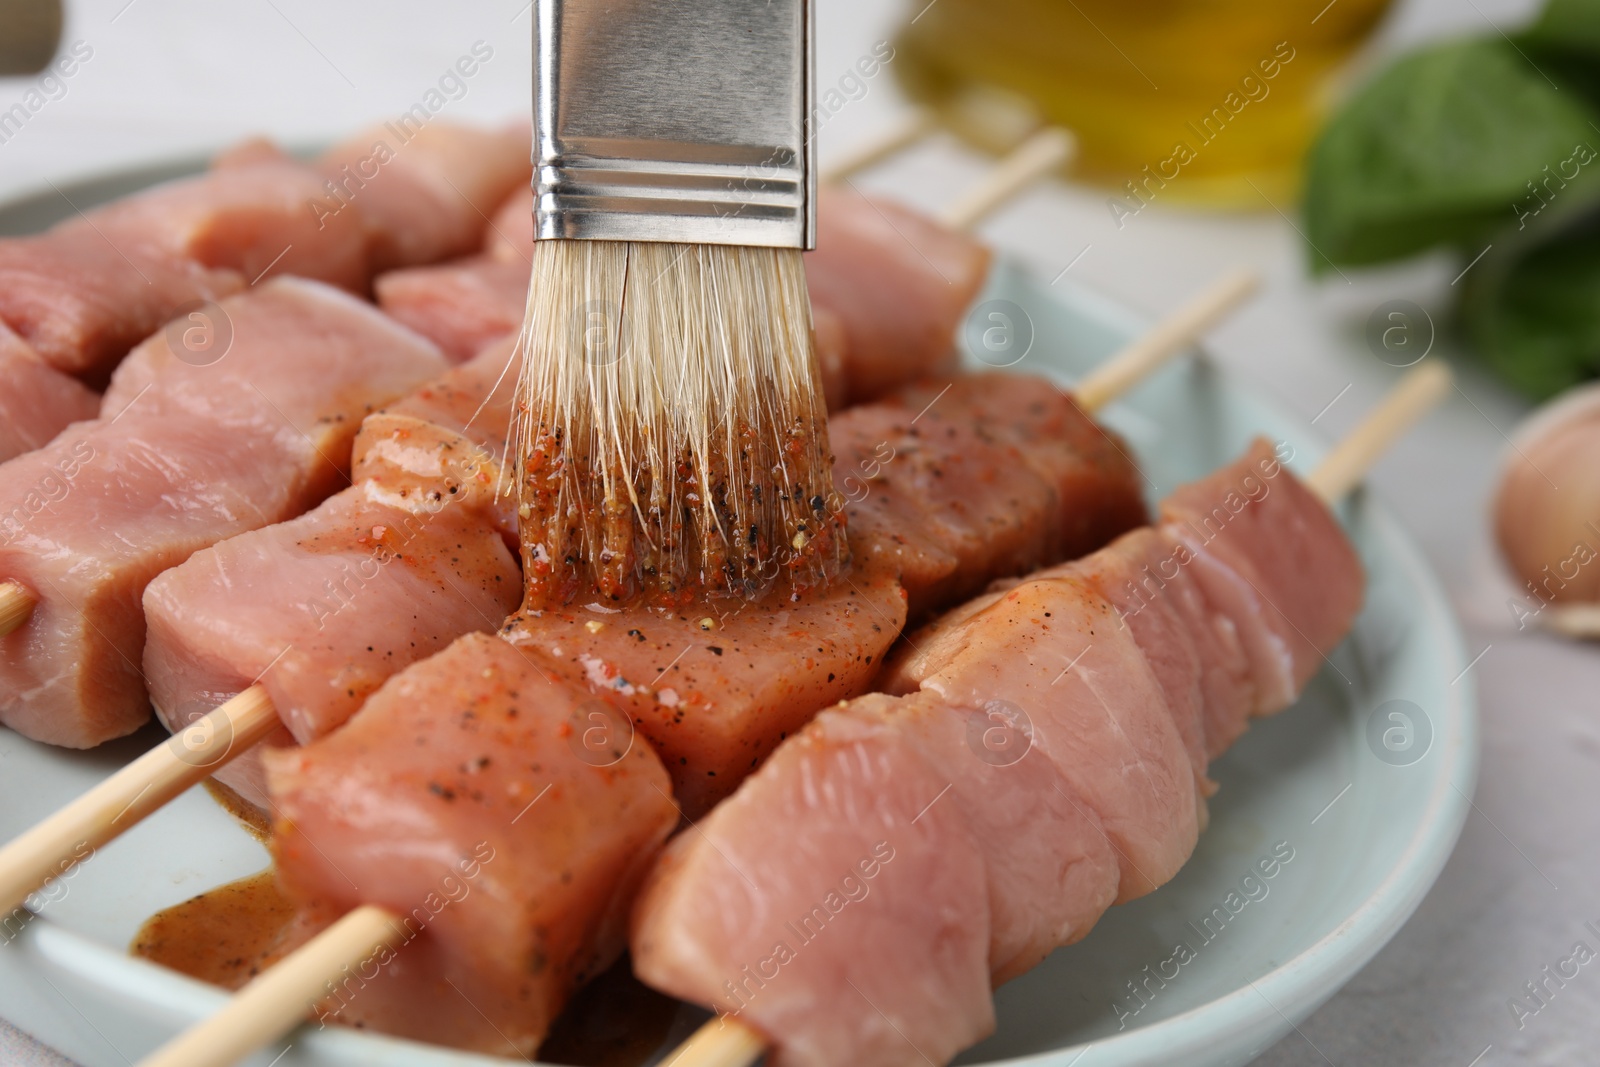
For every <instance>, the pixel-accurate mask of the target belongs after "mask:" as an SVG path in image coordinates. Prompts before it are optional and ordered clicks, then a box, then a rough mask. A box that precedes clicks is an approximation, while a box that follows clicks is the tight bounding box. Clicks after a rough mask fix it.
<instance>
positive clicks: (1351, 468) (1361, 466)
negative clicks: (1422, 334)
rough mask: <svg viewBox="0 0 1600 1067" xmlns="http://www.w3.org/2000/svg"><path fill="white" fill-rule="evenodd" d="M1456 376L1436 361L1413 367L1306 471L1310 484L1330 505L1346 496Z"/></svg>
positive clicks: (1430, 407)
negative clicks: (1319, 460) (1345, 435)
mask: <svg viewBox="0 0 1600 1067" xmlns="http://www.w3.org/2000/svg"><path fill="white" fill-rule="evenodd" d="M1454 380H1455V379H1454V376H1453V375H1451V373H1450V368H1449V367H1448V366H1446V365H1445V364H1444V363H1442V362H1440V361H1437V360H1429V361H1426V362H1424V363H1422V364H1419V365H1418V366H1417V367H1416V368H1415V369H1413V370H1411V371H1409V372H1408V373H1407V374H1406V376H1405V377H1404V378H1402V379H1400V384H1399V385H1397V386H1395V387H1394V388H1393V389H1392V390H1390V391H1389V395H1388V396H1386V397H1384V398H1383V401H1382V403H1380V404H1379V405H1378V406H1377V407H1376V408H1374V409H1372V411H1371V412H1369V413H1368V414H1367V417H1366V418H1364V419H1362V420H1361V424H1360V425H1359V426H1357V427H1356V428H1355V429H1354V430H1352V431H1351V432H1350V434H1349V435H1348V436H1347V437H1345V439H1344V440H1342V441H1340V442H1339V443H1338V444H1337V445H1336V446H1334V449H1333V451H1332V452H1329V453H1328V455H1327V456H1326V457H1325V458H1324V459H1323V461H1322V462H1321V463H1319V464H1318V465H1317V469H1316V470H1314V471H1312V472H1311V473H1310V474H1309V475H1307V476H1306V485H1307V486H1308V487H1309V488H1310V489H1311V491H1312V492H1314V493H1316V494H1317V495H1318V496H1320V497H1321V498H1322V499H1323V500H1324V501H1326V502H1327V503H1328V504H1330V505H1331V504H1333V503H1335V502H1337V501H1339V500H1341V499H1343V498H1344V495H1345V494H1346V493H1348V492H1350V490H1352V489H1354V488H1355V487H1356V486H1357V485H1359V484H1361V480H1362V479H1363V478H1365V477H1366V476H1367V471H1369V470H1371V469H1372V465H1373V464H1374V463H1376V462H1377V461H1378V459H1379V457H1381V456H1382V455H1383V454H1384V453H1385V452H1386V451H1388V449H1389V446H1390V445H1392V444H1394V442H1395V441H1396V440H1397V439H1398V438H1399V437H1400V436H1401V435H1403V434H1404V433H1405V432H1406V431H1407V430H1409V429H1411V427H1412V426H1414V425H1415V424H1416V422H1417V420H1418V419H1420V418H1422V416H1424V415H1426V414H1427V413H1428V412H1429V411H1432V410H1433V408H1434V406H1435V405H1437V404H1438V403H1439V401H1441V400H1443V399H1444V398H1445V396H1446V395H1447V394H1448V393H1449V392H1450V389H1451V387H1452V385H1453V383H1454Z"/></svg>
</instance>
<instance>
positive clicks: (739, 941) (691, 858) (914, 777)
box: [631, 712, 994, 1067]
mask: <svg viewBox="0 0 1600 1067" xmlns="http://www.w3.org/2000/svg"><path fill="white" fill-rule="evenodd" d="M835 718H836V715H835V713H833V712H824V713H823V714H822V715H821V716H819V717H818V719H817V720H816V722H814V723H812V724H811V725H810V726H808V727H807V728H806V729H805V730H804V731H803V732H802V733H800V734H799V735H798V736H796V737H795V738H793V739H792V740H790V741H789V742H788V743H787V744H785V745H783V746H782V747H781V748H779V749H778V751H777V752H776V753H774V754H773V756H772V758H771V759H770V760H769V761H768V762H767V764H766V765H765V766H764V767H762V769H761V770H760V771H759V772H758V773H756V774H755V775H754V776H752V777H751V778H749V779H747V780H746V781H745V783H744V786H743V787H742V788H740V790H739V791H738V792H737V793H735V794H734V795H733V796H732V797H730V798H728V799H727V800H725V801H723V802H722V803H721V804H720V805H718V807H717V809H716V810H715V811H714V812H713V813H712V814H711V815H710V816H709V817H708V818H706V819H705V820H704V821H703V822H701V823H700V824H699V825H698V826H697V827H696V828H695V829H693V830H691V831H688V832H686V833H683V834H680V835H679V836H678V838H677V840H675V841H674V842H673V843H672V844H671V845H669V846H668V848H667V851H666V852H665V854H664V855H663V856H662V858H661V860H660V862H659V863H658V865H657V868H656V869H655V871H653V872H652V874H651V879H650V883H649V884H648V885H647V887H646V889H645V891H644V895H643V897H642V899H641V901H640V906H639V907H638V909H637V910H636V912H635V924H634V931H633V937H632V941H631V947H632V951H633V964H634V970H635V972H636V973H637V974H638V975H639V977H640V978H642V979H643V980H644V981H645V982H647V983H649V984H650V985H652V986H654V987H655V988H657V989H660V990H662V991H664V992H667V993H672V994H674V995H678V996H683V997H685V998H686V999H689V1000H692V1001H695V1002H698V1003H701V1004H705V1005H707V1006H710V1007H715V1008H716V1009H717V1010H718V1011H719V1012H728V1013H735V1017H736V1018H737V1019H738V1020H739V1021H740V1022H742V1023H744V1024H746V1025H748V1026H752V1027H754V1028H755V1029H756V1030H758V1031H759V1032H760V1033H762V1034H763V1035H764V1036H766V1037H767V1038H768V1039H769V1041H772V1042H774V1043H775V1044H776V1049H775V1051H773V1052H770V1053H769V1054H768V1057H767V1062H768V1063H769V1064H771V1065H772V1067H813V1065H815V1067H824V1065H833V1064H844V1063H848V1064H852V1065H857V1067H890V1065H893V1067H902V1065H903V1067H910V1065H914V1064H923V1063H928V1062H932V1063H944V1062H945V1061H947V1060H949V1059H950V1057H951V1056H953V1055H955V1053H956V1052H957V1051H959V1050H960V1049H962V1048H964V1047H966V1046H967V1045H970V1044H972V1043H973V1042H975V1041H977V1040H979V1039H980V1038H982V1037H984V1036H986V1035H987V1034H988V1033H989V1032H990V1031H992V1030H993V1029H994V1008H993V1005H992V1003H991V999H990V994H989V901H988V889H987V886H986V883H985V874H984V864H983V852H982V845H981V843H980V842H979V840H978V838H977V835H975V833H974V827H972V826H971V825H970V824H969V823H968V821H967V819H966V817H965V816H964V815H963V813H962V810H961V808H960V806H958V805H957V804H956V803H954V802H953V801H952V799H951V798H950V797H946V796H944V795H943V794H944V793H945V792H946V790H947V789H948V787H949V782H948V780H947V779H946V778H944V777H943V776H941V775H940V774H938V773H936V772H935V771H934V770H933V769H932V768H930V767H929V766H928V765H927V764H926V763H925V762H924V761H923V760H922V759H921V758H920V757H919V756H918V755H917V753H916V752H915V750H914V748H913V747H911V746H908V745H905V744H903V743H897V739H896V738H894V736H893V735H892V734H885V733H878V732H875V731H872V730H870V729H868V730H863V729H859V728H858V727H857V724H856V723H854V722H845V723H840V724H838V725H839V727H840V728H835V723H834V721H833V720H834V719H835ZM800 827H803V828H804V832H797V828H800ZM824 1004H825V1005H826V1007H825V1008H824V1007H823V1005H824ZM819 1011H825V1012H826V1015H827V1021H826V1024H825V1025H817V1019H816V1015H817V1013H818V1012H819Z"/></svg>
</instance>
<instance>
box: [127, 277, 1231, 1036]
mask: <svg viewBox="0 0 1600 1067" xmlns="http://www.w3.org/2000/svg"><path fill="white" fill-rule="evenodd" d="M1255 287H1256V278H1255V275H1253V274H1251V273H1249V272H1244V271H1241V272H1236V273H1234V274H1231V275H1229V276H1228V277H1227V278H1224V279H1223V280H1222V281H1221V282H1219V283H1218V284H1217V285H1214V286H1212V287H1211V288H1210V289H1208V290H1207V291H1206V292H1205V293H1204V294H1202V295H1201V296H1200V297H1198V298H1196V299H1195V300H1193V301H1191V302H1190V303H1189V304H1187V305H1185V306H1184V307H1182V308H1180V309H1179V310H1178V311H1177V312H1175V313H1173V315H1171V316H1170V317H1169V318H1167V319H1165V320H1163V321H1162V322H1161V323H1159V324H1158V325H1156V326H1155V328H1154V329H1152V330H1151V331H1150V332H1149V333H1148V334H1146V335H1145V336H1144V337H1141V338H1139V339H1138V340H1136V341H1135V342H1133V343H1132V344H1131V345H1129V346H1128V347H1127V348H1125V349H1123V350H1122V352H1120V353H1118V354H1117V355H1116V356H1113V357H1112V358H1111V359H1110V360H1109V361H1108V362H1107V364H1106V365H1105V367H1103V368H1102V369H1101V370H1100V371H1099V372H1097V373H1096V374H1094V375H1091V376H1090V378H1089V379H1088V380H1087V382H1086V384H1088V383H1095V384H1094V385H1093V393H1094V397H1095V400H1094V402H1093V406H1100V405H1103V404H1106V403H1109V402H1110V401H1111V400H1113V399H1115V398H1116V397H1117V396H1118V395H1120V394H1121V393H1122V392H1123V391H1125V390H1127V389H1129V388H1132V387H1133V386H1134V385H1135V384H1137V383H1138V381H1139V380H1140V378H1141V377H1142V376H1143V375H1145V374H1148V373H1150V372H1151V371H1152V370H1154V369H1155V368H1156V367H1158V366H1160V365H1161V363H1162V361H1163V360H1165V359H1167V358H1169V357H1171V356H1172V355H1173V354H1174V353H1177V352H1181V351H1183V350H1184V349H1185V348H1187V347H1189V345H1191V344H1193V343H1194V342H1195V341H1196V340H1198V339H1199V337H1200V335H1201V334H1202V333H1204V332H1205V330H1207V329H1208V328H1210V326H1211V325H1212V324H1214V323H1215V322H1216V321H1217V320H1218V318H1220V317H1221V316H1222V315H1223V314H1224V313H1226V312H1227V311H1228V310H1229V309H1231V308H1233V307H1234V306H1236V305H1237V304H1238V303H1239V302H1240V301H1241V300H1243V299H1244V298H1245V297H1246V296H1248V295H1249V294H1250V293H1251V292H1253V291H1254V290H1255ZM1080 403H1084V406H1085V407H1086V408H1090V409H1091V410H1092V407H1091V405H1090V404H1088V403H1085V402H1083V401H1082V400H1080ZM361 910H362V911H366V912H370V913H373V915H372V919H371V921H372V923H373V924H374V926H372V927H368V929H373V928H375V924H377V923H378V918H377V917H378V916H384V918H385V919H386V920H387V921H394V920H393V919H392V917H390V916H387V915H386V913H383V912H382V911H380V910H379V909H377V908H375V907H371V906H367V907H365V908H362V909H361ZM332 935H333V930H331V929H330V930H329V931H327V932H325V933H323V934H321V935H319V936H318V937H317V938H315V939H313V940H312V941H311V942H309V943H307V945H306V946H305V947H304V948H302V949H301V950H300V951H301V952H307V951H308V950H311V949H312V948H314V947H315V948H316V949H317V952H316V954H315V955H314V956H308V957H307V958H308V959H314V960H317V961H320V963H321V964H322V968H321V969H320V970H316V969H313V968H311V967H310V965H309V964H308V965H306V966H304V967H302V968H300V970H299V971H298V972H297V974H298V975H299V976H301V977H300V979H299V980H300V982H301V984H300V985H298V986H294V987H292V988H297V989H299V991H300V992H299V995H298V998H295V997H291V996H289V995H288V994H286V993H283V992H282V990H283V989H285V988H291V987H290V985H289V983H288V982H287V981H284V982H282V983H276V984H274V986H273V987H272V989H273V992H272V993H271V994H268V993H262V994H260V995H259V997H258V995H257V994H255V993H254V989H255V986H256V985H257V984H258V983H260V982H262V981H263V979H264V978H265V977H266V976H265V975H264V976H262V978H257V979H256V980H255V982H252V983H251V984H250V985H248V986H246V987H245V988H244V989H243V990H242V991H241V992H240V993H239V995H238V996H236V997H235V998H234V999H233V1000H231V1001H229V1002H228V1005H227V1006H226V1007H224V1008H223V1009H222V1010H221V1011H219V1012H218V1013H217V1014H216V1015H213V1016H212V1017H211V1018H209V1019H208V1020H206V1022H205V1023H204V1024H202V1025H203V1027H204V1028H205V1029H206V1031H207V1032H208V1033H214V1034H216V1033H227V1034H232V1033H233V1031H234V1027H235V1026H238V1027H241V1028H243V1029H245V1030H247V1031H248V1033H249V1034H250V1038H251V1041H252V1042H253V1043H250V1044H245V1043H244V1042H241V1041H229V1042H227V1043H226V1044H215V1045H214V1044H212V1043H210V1042H208V1041H203V1040H200V1039H198V1038H196V1037H195V1036H194V1035H195V1033H196V1032H197V1031H190V1033H189V1034H187V1035H184V1036H183V1037H180V1038H179V1039H177V1041H176V1042H174V1044H173V1045H169V1046H168V1047H167V1048H166V1049H163V1050H162V1051H161V1052H159V1053H157V1054H156V1056H154V1057H152V1058H151V1059H148V1060H145V1061H144V1063H142V1064H140V1067H223V1065H225V1064H230V1063H233V1062H234V1061H235V1060H237V1059H238V1058H240V1057H242V1056H243V1055H245V1054H247V1053H249V1052H251V1051H253V1050H254V1049H256V1048H259V1047H261V1046H262V1045H264V1044H266V1043H267V1042H269V1041H271V1040H273V1039H274V1038H276V1037H278V1036H279V1035H281V1034H283V1033H285V1032H287V1031H288V1030H289V1029H291V1028H292V1027H293V1026H294V1025H295V1024H296V1023H297V1022H299V1021H300V1020H301V1019H302V1018H304V1017H305V1015H306V1014H307V1013H308V1012H309V1011H310V1010H311V1005H312V1004H313V1003H314V1002H315V1000H316V999H317V997H318V996H319V995H320V993H317V992H315V991H318V990H321V989H323V988H324V987H325V985H326V983H327V981H328V980H329V979H330V978H333V977H336V976H337V975H338V974H340V973H341V972H342V970H343V969H344V968H345V967H347V966H349V965H351V963H352V962H353V961H359V960H361V959H363V958H364V957H365V956H366V955H367V954H368V953H369V951H370V948H369V946H368V944H367V942H363V941H361V939H360V938H354V939H347V940H346V941H345V942H344V948H345V951H343V953H342V954H341V951H340V950H339V949H338V948H336V947H329V948H328V949H327V950H326V951H324V950H323V948H322V945H321V942H322V941H323V940H324V939H325V938H330V937H331V936H332ZM298 955H299V953H296V956H298ZM295 958H296V957H295V956H291V957H289V958H288V959H287V960H285V961H284V963H281V964H279V965H278V967H276V968H274V969H273V970H272V971H271V972H269V974H272V975H276V974H277V971H278V969H279V968H282V967H283V966H284V965H285V964H287V963H288V962H289V960H292V959H295ZM308 990H310V991H313V992H307V991H308ZM269 996H270V997H271V998H272V999H271V1000H270V1001H268V1003H270V1005H271V1006H273V1009H274V1010H277V1011H278V1012H279V1014H276V1015H274V1016H272V1019H273V1021H274V1023H275V1024H276V1027H277V1028H276V1029H271V1028H268V1027H266V1026H265V1025H264V1024H263V1022H262V1018H263V1016H262V1015H260V1014H259V1013H260V1012H261V1010H262V1009H261V1008H260V1007H259V1006H258V1005H259V1004H260V1003H262V1002H263V1001H265V1000H266V998H268V997H269ZM290 1009H294V1010H290ZM198 1029H199V1028H197V1030H198ZM179 1042H181V1043H182V1052H181V1055H180V1054H179V1053H178V1052H173V1051H171V1050H172V1049H174V1048H175V1047H176V1046H177V1045H178V1043H179ZM764 1044H765V1041H764V1039H763V1038H761V1037H760V1036H759V1035H756V1034H755V1033H754V1032H752V1031H751V1030H750V1029H749V1028H748V1027H745V1026H743V1025H741V1024H740V1023H738V1022H737V1021H735V1020H733V1019H731V1018H723V1019H713V1020H712V1021H711V1022H709V1023H707V1024H706V1025H705V1026H704V1027H702V1028H701V1029H700V1030H699V1031H698V1032H697V1033H696V1034H695V1036H694V1037H693V1038H691V1039H690V1044H689V1045H686V1046H685V1047H684V1048H683V1049H682V1050H680V1051H679V1053H678V1055H677V1057H675V1058H674V1059H673V1060H672V1061H671V1062H672V1063H674V1064H681V1067H690V1065H693V1067H743V1065H746V1064H750V1063H753V1062H755V1060H756V1059H758V1058H759V1057H760V1055H761V1050H762V1048H763V1046H764ZM685 1056H690V1057H693V1058H684V1057H685Z"/></svg>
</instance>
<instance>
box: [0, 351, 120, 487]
mask: <svg viewBox="0 0 1600 1067" xmlns="http://www.w3.org/2000/svg"><path fill="white" fill-rule="evenodd" d="M99 411H100V398H99V397H98V396H96V395H95V394H94V392H92V391H91V390H90V389H89V388H88V387H87V386H85V385H84V384H83V383H82V382H80V381H78V380H77V379H76V378H69V377H67V376H66V375H65V374H62V373H61V372H60V371H58V370H56V369H54V368H53V367H51V366H49V365H48V364H46V363H45V362H44V361H43V360H41V359H40V358H39V357H38V356H37V355H35V354H34V352H33V350H32V349H31V348H29V347H28V345H27V342H25V341H23V340H22V338H20V337H18V336H17V335H16V334H14V333H12V332H11V331H10V330H9V329H7V328H6V325H5V323H3V322H0V462H4V461H5V460H8V459H10V458H11V457H13V456H19V455H21V454H22V453H24V452H31V451H33V450H34V449H36V448H39V447H41V446H43V445H44V444H45V443H46V442H48V441H49V440H50V439H51V438H52V437H54V436H55V435H56V434H58V433H60V432H61V431H62V430H63V429H65V428H66V426H67V424H68V423H72V422H80V421H82V420H84V419H92V418H94V417H95V415H97V414H98V413H99Z"/></svg>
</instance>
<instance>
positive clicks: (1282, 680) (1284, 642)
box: [1161, 439, 1363, 715]
mask: <svg viewBox="0 0 1600 1067" xmlns="http://www.w3.org/2000/svg"><path fill="white" fill-rule="evenodd" d="M1161 527H1162V529H1163V530H1165V531H1168V532H1170V533H1171V535H1172V536H1174V537H1176V538H1178V539H1179V540H1180V541H1182V542H1183V543H1184V544H1185V545H1186V546H1187V547H1188V548H1189V549H1190V550H1191V551H1192V552H1193V553H1194V554H1195V555H1196V557H1197V559H1198V560H1199V562H1201V563H1203V564H1210V562H1211V561H1213V560H1214V561H1215V565H1206V566H1202V567H1199V568H1197V569H1196V572H1195V574H1196V578H1197V579H1198V580H1199V582H1200V584H1201V585H1202V587H1204V588H1205V590H1206V595H1207V596H1208V597H1210V598H1212V600H1213V602H1214V603H1215V604H1216V605H1217V607H1219V608H1222V606H1223V604H1222V602H1223V600H1224V599H1226V598H1229V597H1233V596H1237V597H1238V598H1239V603H1240V604H1242V605H1243V604H1248V605H1249V606H1250V608H1249V610H1248V611H1241V612H1239V613H1237V614H1235V615H1234V619H1235V623H1236V625H1237V626H1238V630H1239V633H1240V634H1241V635H1244V641H1243V643H1244V647H1245V648H1246V650H1248V651H1249V653H1250V656H1251V661H1252V663H1253V664H1254V666H1255V676H1256V680H1257V696H1256V703H1255V705H1254V706H1253V707H1251V708H1250V711H1249V713H1250V714H1251V715H1270V714H1272V713H1273V712H1276V711H1281V710H1283V709H1284V708H1286V707H1288V706H1289V704H1290V703H1292V702H1293V701H1294V699H1295V696H1296V694H1298V693H1299V692H1300V690H1301V689H1303V688H1304V687H1305V684H1306V682H1307V681H1309V680H1310V679H1311V676H1312V675H1314V674H1315V673H1316V672H1317V671H1318V670H1319V669H1320V668H1321V666H1322V664H1323V661H1324V660H1325V659H1326V658H1327V654H1328V653H1329V652H1331V651H1333V648H1334V646H1335V645H1337V644H1338V643H1339V642H1340V641H1342V640H1343V639H1344V635H1345V634H1346V633H1347V632H1348V630H1349V627H1350V620H1351V619H1353V618H1354V617H1355V614H1356V612H1357V611H1359V610H1360V609H1361V599H1362V591H1363V583H1362V582H1361V562H1360V560H1359V559H1357V558H1356V554H1355V549H1354V548H1353V547H1352V546H1351V544H1350V540H1349V538H1347V537H1346V536H1345V535H1344V531H1342V530H1341V529H1340V528H1339V524H1338V522H1337V521H1336V520H1335V519H1334V517H1333V514H1332V513H1331V512H1330V511H1329V510H1328V509H1327V507H1326V506H1325V505H1324V504H1323V503H1322V501H1321V500H1319V499H1318V498H1317V497H1316V496H1315V495H1314V494H1313V493H1312V492H1311V491H1310V490H1309V489H1307V488H1306V486H1305V485H1304V484H1303V483H1302V482H1300V481H1299V480H1298V479H1297V478H1295V477H1294V475H1292V474H1286V472H1285V469H1284V467H1283V465H1282V464H1281V462H1280V461H1279V460H1278V458H1277V454H1276V451H1275V449H1274V447H1273V445H1272V443H1271V442H1270V441H1267V440H1265V439H1259V440H1257V441H1256V442H1255V443H1254V444H1252V445H1251V447H1250V449H1249V451H1248V452H1247V453H1246V454H1245V455H1244V456H1243V457H1241V458H1240V459H1239V460H1238V461H1236V462H1235V463H1234V464H1233V465H1232V466H1230V467H1229V468H1226V469H1225V470H1224V471H1223V472H1221V473H1220V474H1218V475H1214V476H1212V477H1211V478H1209V479H1205V480H1203V481H1201V482H1196V483H1193V484H1191V485H1188V486H1184V487H1183V488H1180V489H1179V490H1178V491H1177V492H1174V493H1173V494H1172V495H1171V496H1169V497H1168V498H1167V499H1166V500H1165V501H1164V502H1163V503H1162V507H1161ZM1247 622H1248V623H1253V624H1258V625H1259V626H1260V628H1261V630H1263V631H1265V632H1264V633H1263V634H1262V635H1261V636H1260V637H1259V638H1256V637H1252V636H1250V635H1251V634H1252V633H1253V632H1254V631H1255V626H1254V625H1249V626H1247V625H1246V624H1247Z"/></svg>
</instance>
